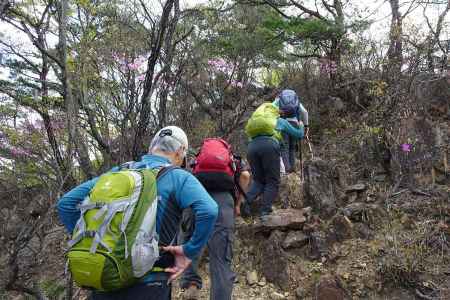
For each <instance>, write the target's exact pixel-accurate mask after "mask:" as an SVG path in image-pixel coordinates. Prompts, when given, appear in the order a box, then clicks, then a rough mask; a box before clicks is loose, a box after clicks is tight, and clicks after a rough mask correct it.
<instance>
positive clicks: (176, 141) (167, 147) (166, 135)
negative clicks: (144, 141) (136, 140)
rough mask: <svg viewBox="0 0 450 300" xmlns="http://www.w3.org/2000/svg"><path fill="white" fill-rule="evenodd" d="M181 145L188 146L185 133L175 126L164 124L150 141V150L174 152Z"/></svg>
mask: <svg viewBox="0 0 450 300" xmlns="http://www.w3.org/2000/svg"><path fill="white" fill-rule="evenodd" d="M181 147H184V149H185V151H187V150H188V148H189V143H188V138H187V136H186V133H185V132H184V131H183V129H181V128H180V127H177V126H166V127H164V128H163V129H161V130H159V131H158V132H157V133H156V134H155V136H154V137H153V140H152V142H151V143H150V147H149V148H150V151H153V150H155V149H159V150H161V151H164V152H176V151H177V150H178V149H180V148H181Z"/></svg>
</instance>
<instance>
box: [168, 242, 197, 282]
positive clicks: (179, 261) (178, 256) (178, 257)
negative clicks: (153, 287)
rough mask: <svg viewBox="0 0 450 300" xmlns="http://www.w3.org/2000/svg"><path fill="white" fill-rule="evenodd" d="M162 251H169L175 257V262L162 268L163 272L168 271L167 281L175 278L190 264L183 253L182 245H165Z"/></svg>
mask: <svg viewBox="0 0 450 300" xmlns="http://www.w3.org/2000/svg"><path fill="white" fill-rule="evenodd" d="M163 250H164V251H167V252H169V253H171V254H172V255H173V256H174V257H175V264H174V265H173V266H172V267H170V268H166V269H164V272H167V273H170V274H171V275H170V277H169V283H170V282H172V281H174V280H175V279H177V278H178V277H179V276H180V275H181V274H182V273H183V272H184V270H186V269H187V268H188V267H189V265H190V264H191V262H192V260H190V259H189V258H188V257H187V256H186V255H184V251H183V247H181V246H167V247H163Z"/></svg>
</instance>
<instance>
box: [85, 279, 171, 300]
mask: <svg viewBox="0 0 450 300" xmlns="http://www.w3.org/2000/svg"><path fill="white" fill-rule="evenodd" d="M171 294H172V286H171V285H170V284H169V285H168V284H167V282H166V281H156V282H151V283H141V284H137V285H134V286H132V287H129V288H126V289H123V290H119V291H115V292H108V293H104V292H92V294H91V297H90V298H89V300H170V299H171Z"/></svg>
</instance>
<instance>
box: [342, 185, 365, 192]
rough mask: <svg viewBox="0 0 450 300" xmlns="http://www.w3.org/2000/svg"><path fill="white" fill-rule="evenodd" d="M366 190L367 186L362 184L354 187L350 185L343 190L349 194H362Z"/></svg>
mask: <svg viewBox="0 0 450 300" xmlns="http://www.w3.org/2000/svg"><path fill="white" fill-rule="evenodd" d="M366 189H367V186H366V185H365V184H364V183H357V184H354V185H350V186H348V187H346V188H345V191H346V192H347V193H350V192H362V191H365V190H366Z"/></svg>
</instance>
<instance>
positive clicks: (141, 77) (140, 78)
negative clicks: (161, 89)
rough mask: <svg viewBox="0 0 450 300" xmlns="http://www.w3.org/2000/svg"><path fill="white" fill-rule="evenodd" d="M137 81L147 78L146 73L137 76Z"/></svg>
mask: <svg viewBox="0 0 450 300" xmlns="http://www.w3.org/2000/svg"><path fill="white" fill-rule="evenodd" d="M136 80H137V81H144V80H145V74H141V75H139V76H138V77H136Z"/></svg>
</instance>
